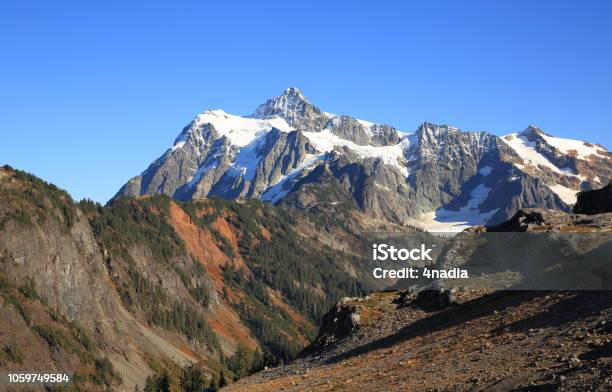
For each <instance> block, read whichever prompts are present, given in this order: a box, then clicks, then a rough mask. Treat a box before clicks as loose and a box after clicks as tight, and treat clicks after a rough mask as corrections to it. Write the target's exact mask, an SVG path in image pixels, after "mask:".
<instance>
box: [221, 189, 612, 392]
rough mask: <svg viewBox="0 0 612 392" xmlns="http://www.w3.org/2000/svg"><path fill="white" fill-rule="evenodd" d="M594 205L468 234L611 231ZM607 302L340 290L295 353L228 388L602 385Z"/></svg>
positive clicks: (450, 291)
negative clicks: (360, 293) (310, 340)
mask: <svg viewBox="0 0 612 392" xmlns="http://www.w3.org/2000/svg"><path fill="white" fill-rule="evenodd" d="M609 191H610V187H609V186H608V187H606V188H604V189H602V190H594V191H587V192H584V193H583V194H582V195H581V196H580V197H579V203H578V205H577V206H576V208H577V209H579V210H582V209H584V208H586V207H585V206H583V205H581V204H582V203H583V202H587V201H588V202H591V201H592V200H595V199H596V200H607V199H606V197H607V196H608V195H609ZM596 204H597V205H599V204H598V203H596ZM590 205H592V204H590ZM592 211H593V212H596V213H597V214H595V215H589V216H587V215H576V214H567V213H563V212H559V211H550V210H537V209H535V210H526V211H519V212H518V213H517V214H516V215H515V217H513V219H512V220H510V221H508V222H505V223H503V224H502V225H499V226H495V227H490V228H483V227H481V228H474V229H470V230H469V231H468V232H467V234H470V232H472V233H473V232H477V231H482V230H485V231H487V230H490V231H492V232H499V231H500V230H504V231H513V232H525V231H537V232H541V231H546V232H594V233H601V232H612V220H611V219H610V215H612V214H610V213H609V212H608V210H606V209H600V210H592ZM485 286H486V285H485ZM611 312H612V292H610V291H581V292H575V291H495V290H494V288H493V286H490V285H489V286H488V287H478V286H473V287H472V288H470V289H461V290H457V289H455V288H453V287H448V285H444V284H442V285H439V288H438V289H435V290H431V289H428V290H419V289H414V288H413V289H408V290H401V291H386V292H380V293H373V294H370V295H368V296H366V297H363V298H361V297H355V298H350V297H347V298H343V299H341V300H340V301H339V302H338V303H337V304H336V305H335V306H334V307H332V308H331V310H330V311H329V312H328V313H327V314H326V315H325V316H324V318H323V324H322V326H321V328H320V330H319V333H318V336H317V338H316V339H315V341H314V342H313V343H312V344H311V345H310V346H309V347H308V348H306V349H305V350H304V351H303V352H302V354H301V355H300V357H299V358H298V359H297V360H296V361H294V362H293V363H291V364H289V365H285V366H281V367H277V368H273V369H269V370H265V371H262V372H259V373H256V374H255V375H252V376H250V377H247V378H245V379H242V380H240V381H239V382H238V383H236V384H234V385H232V386H230V387H228V388H227V390H228V391H247V390H254V389H256V390H258V391H277V390H286V391H306V390H317V391H332V390H333V391H353V390H355V389H360V390H379V389H380V388H381V387H382V386H384V389H385V390H389V391H396V390H397V391H405V390H411V391H432V390H437V391H532V390H533V391H540V390H546V391H548V390H550V391H556V390H581V391H582V390H591V391H608V390H610V388H612V327H611V326H610V324H611V320H612V318H611ZM224 390H226V389H224Z"/></svg>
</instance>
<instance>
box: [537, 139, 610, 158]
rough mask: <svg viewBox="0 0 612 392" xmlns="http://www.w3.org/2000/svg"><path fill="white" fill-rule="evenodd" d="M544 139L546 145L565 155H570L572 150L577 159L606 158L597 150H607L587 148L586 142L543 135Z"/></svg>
mask: <svg viewBox="0 0 612 392" xmlns="http://www.w3.org/2000/svg"><path fill="white" fill-rule="evenodd" d="M542 138H544V140H546V143H548V144H550V145H551V146H553V147H554V148H556V149H557V150H559V151H561V152H562V153H563V154H569V153H570V152H571V151H572V150H573V151H575V152H576V155H577V158H579V159H586V158H587V157H589V156H590V155H597V156H599V157H602V158H606V156H605V155H601V154H600V153H599V152H597V150H605V148H603V147H602V146H596V145H592V146H587V145H586V143H585V142H583V141H580V140H573V139H564V138H560V137H553V136H548V135H544V134H542Z"/></svg>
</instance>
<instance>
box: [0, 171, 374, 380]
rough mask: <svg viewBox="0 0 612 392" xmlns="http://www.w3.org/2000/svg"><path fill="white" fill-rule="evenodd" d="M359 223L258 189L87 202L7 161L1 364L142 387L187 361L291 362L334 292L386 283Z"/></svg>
mask: <svg viewBox="0 0 612 392" xmlns="http://www.w3.org/2000/svg"><path fill="white" fill-rule="evenodd" d="M354 222H355V223H354V224H355V225H359V223H358V222H359V221H358V220H355V221H354ZM360 228H361V229H363V227H360ZM315 233H317V235H316V236H315ZM355 233H356V231H354V230H351V229H349V228H346V227H345V228H341V227H339V226H336V225H335V224H334V223H333V222H330V221H324V220H323V221H322V220H321V219H319V220H316V221H315V220H314V219H313V217H312V216H309V215H306V214H301V213H297V212H296V211H283V210H281V209H279V208H275V207H272V206H270V205H265V204H263V203H261V202H259V201H257V200H252V201H249V202H247V203H240V204H238V203H235V202H230V201H223V200H205V201H199V202H189V203H178V202H175V201H172V200H171V199H170V198H168V197H166V196H154V197H142V198H139V199H119V200H116V201H115V202H113V203H111V204H110V205H108V206H105V207H103V206H101V205H99V204H95V203H92V202H88V201H83V202H80V203H78V204H77V203H74V202H73V201H72V199H71V198H70V197H69V195H68V194H66V193H65V192H63V191H61V190H59V189H57V188H56V187H54V186H53V185H50V184H47V183H45V182H43V181H41V180H39V179H37V178H35V177H33V176H31V175H28V174H26V173H23V172H19V171H15V170H13V169H11V168H8V167H4V168H0V260H1V261H0V289H1V290H0V292H1V294H2V295H1V297H0V307H1V308H2V310H3V312H2V316H0V326H1V328H0V348H2V350H3V351H1V350H0V352H1V353H2V354H0V366H1V367H2V368H6V369H20V368H24V366H25V367H28V369H31V368H40V369H63V368H67V369H75V370H76V371H77V373H78V374H79V377H80V379H79V380H80V381H79V384H78V388H80V389H83V390H100V389H105V388H109V389H115V390H130V391H131V390H133V387H134V385H140V386H141V387H142V385H143V384H144V380H145V378H146V377H147V376H149V375H152V374H160V373H162V372H168V373H169V374H170V376H171V378H174V381H176V378H177V377H178V376H179V375H180V372H181V368H182V367H184V366H186V365H188V364H190V363H198V366H201V367H202V368H203V369H205V374H206V377H207V378H209V379H210V378H211V377H212V378H216V379H217V380H219V379H220V378H223V379H225V380H226V381H227V380H231V379H232V378H233V377H234V373H235V372H238V373H239V374H240V375H244V374H245V373H246V372H249V371H252V370H257V369H258V368H259V367H260V366H263V365H264V364H265V365H271V364H274V363H276V362H277V361H279V360H283V361H287V360H289V359H291V358H292V357H293V356H294V355H295V354H297V352H298V351H300V350H301V349H302V348H303V347H304V346H305V345H306V344H308V343H309V342H310V340H311V339H312V338H313V337H314V333H315V328H314V323H315V322H317V321H318V319H319V318H320V317H321V316H322V313H323V311H324V310H325V309H327V308H328V307H329V306H330V305H331V304H332V303H333V301H334V300H335V298H339V297H341V296H343V295H347V294H349V295H356V294H359V293H363V292H364V291H365V290H368V289H369V288H374V287H376V286H375V283H374V282H372V281H371V280H370V279H369V278H368V277H367V276H366V272H365V269H364V268H363V266H361V265H360V264H359V263H358V262H357V259H356V258H355V254H354V253H351V252H357V251H358V250H357V248H356V247H357V246H359V243H360V241H364V240H363V239H361V238H359V237H358V236H357V235H356V234H355ZM349 249H353V250H352V251H349ZM238 352H239V354H237V353H238ZM245 353H246V354H245ZM247 354H248V355H247ZM235 355H238V356H239V357H240V358H244V356H245V355H247V357H248V358H250V359H249V361H248V363H247V364H246V365H245V363H244V361H242V362H241V361H238V360H237V359H236V358H238V357H236V358H234V357H235ZM221 375H223V377H221Z"/></svg>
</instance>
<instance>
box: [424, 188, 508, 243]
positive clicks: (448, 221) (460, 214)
mask: <svg viewBox="0 0 612 392" xmlns="http://www.w3.org/2000/svg"><path fill="white" fill-rule="evenodd" d="M490 191H491V188H489V187H487V186H485V185H484V184H479V185H478V186H476V187H475V188H474V189H472V191H471V192H470V196H471V199H470V200H468V202H467V204H466V205H465V206H464V207H461V209H459V211H452V210H445V209H444V208H439V209H437V210H436V211H432V212H428V213H426V214H423V215H421V216H420V217H419V218H418V220H417V225H418V226H420V227H421V228H423V229H425V230H427V231H429V232H433V233H457V232H460V231H463V230H464V229H466V228H468V227H472V226H478V225H484V224H486V223H487V221H488V220H489V219H491V217H493V215H495V213H496V212H497V211H498V210H499V208H495V209H493V210H491V211H487V212H480V211H479V210H478V206H480V204H482V202H483V201H485V199H486V198H487V196H488V195H489V192H490Z"/></svg>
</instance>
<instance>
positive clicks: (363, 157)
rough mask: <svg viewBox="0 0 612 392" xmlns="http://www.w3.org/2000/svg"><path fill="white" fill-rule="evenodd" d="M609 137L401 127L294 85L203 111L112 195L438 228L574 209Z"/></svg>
mask: <svg viewBox="0 0 612 392" xmlns="http://www.w3.org/2000/svg"><path fill="white" fill-rule="evenodd" d="M611 157H612V156H611V154H610V152H608V151H607V150H606V149H605V148H604V147H603V146H600V145H595V144H591V143H587V142H582V141H577V140H570V139H562V138H556V137H552V136H550V135H548V134H546V133H544V132H543V131H542V130H540V129H538V128H536V127H534V126H529V127H528V128H527V129H525V130H524V131H522V132H520V133H513V134H509V135H506V136H503V137H498V136H495V135H492V134H490V133H487V132H463V131H461V130H459V129H457V128H453V127H450V126H445V125H435V124H431V123H427V122H426V123H423V124H422V125H421V126H419V127H418V129H417V130H416V131H414V132H403V131H398V130H397V129H395V128H394V127H392V126H389V125H385V124H376V123H372V122H369V121H364V120H360V119H356V118H353V117H351V116H346V115H336V114H332V113H328V112H325V111H323V110H321V109H320V108H318V107H317V106H315V105H314V104H312V103H310V102H309V101H308V100H307V99H306V98H305V97H304V95H303V94H302V92H300V91H299V90H298V89H296V88H293V87H292V88H288V89H287V90H285V91H284V92H283V93H282V94H281V95H280V96H278V97H274V98H270V99H269V100H268V101H266V102H265V103H264V104H262V105H260V106H259V107H258V108H257V109H256V110H255V112H254V113H253V114H252V115H251V116H247V117H241V116H235V115H231V114H228V113H225V112H223V111H222V110H213V111H206V112H204V113H202V114H199V115H198V116H196V118H195V119H194V120H193V121H192V122H191V123H190V124H189V125H188V126H187V127H185V128H184V129H183V131H182V132H181V134H180V135H179V136H178V137H177V139H176V140H175V143H174V145H173V146H172V147H171V148H170V149H169V150H168V151H166V152H165V153H164V155H162V156H161V157H160V158H159V159H157V160H156V161H155V162H153V163H152V164H151V165H150V166H149V167H148V168H147V169H146V170H145V171H144V172H143V173H142V174H141V175H139V176H136V177H134V178H132V179H131V180H130V181H128V183H127V184H126V185H124V186H123V187H122V188H121V190H120V191H119V192H118V193H117V195H116V196H115V198H118V197H121V196H138V195H154V194H165V195H168V196H171V197H173V198H175V199H178V200H190V199H198V198H202V197H214V196H219V197H223V198H227V199H242V198H259V199H261V200H264V201H267V202H271V203H273V204H281V205H287V206H291V207H297V208H302V209H306V210H310V209H313V208H314V209H317V210H318V211H328V212H331V213H333V212H334V211H336V210H337V209H338V208H339V207H337V206H338V205H341V206H342V208H353V209H356V210H358V211H360V212H363V213H365V214H366V215H367V216H369V217H371V218H374V219H379V220H386V221H389V222H393V223H397V224H402V225H415V226H420V227H422V228H425V229H428V230H431V231H460V230H462V229H463V228H465V227H468V226H474V225H478V224H485V223H488V224H494V223H500V222H503V221H504V220H506V219H508V218H510V217H511V216H513V215H514V213H516V212H517V211H518V210H519V209H521V208H524V207H538V208H551V209H559V210H562V211H569V210H570V208H571V206H572V205H573V204H574V203H575V201H576V193H577V192H578V191H580V190H584V189H591V188H594V187H600V186H602V185H605V184H606V183H607V181H608V180H609V179H610V178H611V176H612V160H611Z"/></svg>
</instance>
